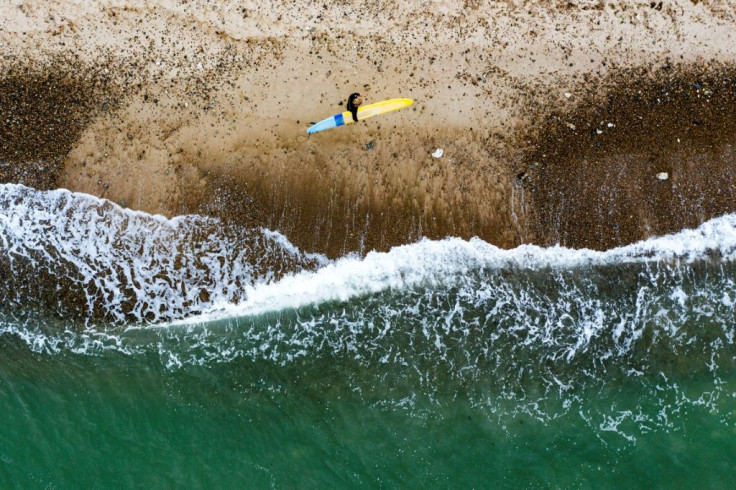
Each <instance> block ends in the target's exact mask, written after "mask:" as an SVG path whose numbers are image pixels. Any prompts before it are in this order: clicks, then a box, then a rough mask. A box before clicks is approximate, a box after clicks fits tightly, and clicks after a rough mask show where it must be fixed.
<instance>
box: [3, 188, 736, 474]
mask: <svg viewBox="0 0 736 490" xmlns="http://www.w3.org/2000/svg"><path fill="white" fill-rule="evenodd" d="M735 254H736V216H724V217H721V218H717V219H715V220H712V221H711V222H708V223H706V224H704V225H703V226H702V227H701V228H699V229H698V230H691V231H683V232H682V233H679V234H676V235H673V236H669V237H661V238H656V239H652V240H649V241H647V242H642V243H639V244H635V245H632V246H629V247H625V248H622V249H616V250H611V251H608V252H602V253H599V252H591V251H581V250H578V251H575V250H567V249H562V248H556V247H553V248H548V249H541V248H536V247H521V248H519V249H516V250H511V251H504V250H499V249H496V248H495V247H492V246H491V245H488V244H486V243H484V242H482V241H480V240H470V241H463V240H457V239H448V240H443V241H423V242H419V243H417V244H413V245H408V246H405V247H398V248H395V249H393V250H391V251H390V252H388V253H383V254H376V253H373V254H369V255H368V256H366V257H362V258H361V257H346V258H343V259H341V260H338V261H329V260H327V259H325V258H324V257H320V256H317V255H308V254H304V253H303V252H301V251H299V250H297V249H296V248H294V247H293V246H292V245H291V244H289V243H288V240H287V238H286V237H283V236H280V235H278V234H276V233H273V232H271V231H268V230H222V229H221V227H220V226H219V223H217V222H212V221H210V220H206V219H202V218H198V217H182V218H178V219H176V220H166V219H164V218H162V217H156V216H148V215H145V214H142V213H133V212H130V211H126V210H122V209H120V208H118V207H116V206H114V205H113V204H111V203H107V202H105V201H100V200H97V199H94V198H91V197H89V196H84V195H78V194H70V193H66V192H64V191H52V192H38V191H34V190H32V189H28V188H24V187H19V186H0V273H1V274H3V279H4V281H3V282H2V285H1V286H0V294H2V296H3V297H4V298H5V301H4V302H3V304H2V306H0V408H1V409H2V411H3V425H2V428H1V429H0V486H1V487H3V488H8V487H10V488H13V487H17V488H44V487H52V488H79V487H95V488H101V487H121V486H122V487H149V486H164V487H172V486H177V487H188V488H189V487H192V488H199V487H220V488H222V487H224V488H244V487H245V488H269V487H275V488H292V487H300V488H315V487H357V488H375V487H379V488H382V487H387V488H396V487H402V488H403V487H434V488H437V487H438V488H449V487H453V488H458V487H459V488H489V487H525V488H527V487H541V488H548V487H553V488H570V487H572V488H577V487H584V488H587V487H624V486H627V487H658V488H662V487H666V488H672V487H677V488H682V487H689V488H692V487H698V488H701V487H707V488H730V487H731V486H732V482H733V475H734V474H736V349H735V348H734V332H735V331H736V321H734V320H735V318H734V304H735V303H736V262H735V261H734V257H736V255H735Z"/></svg>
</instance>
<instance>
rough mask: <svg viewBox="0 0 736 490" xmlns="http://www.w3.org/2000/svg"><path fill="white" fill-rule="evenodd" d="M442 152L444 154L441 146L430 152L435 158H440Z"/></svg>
mask: <svg viewBox="0 0 736 490" xmlns="http://www.w3.org/2000/svg"><path fill="white" fill-rule="evenodd" d="M444 154H445V150H443V149H442V148H437V149H436V150H435V151H434V153H432V156H433V157H435V158H442V155H444Z"/></svg>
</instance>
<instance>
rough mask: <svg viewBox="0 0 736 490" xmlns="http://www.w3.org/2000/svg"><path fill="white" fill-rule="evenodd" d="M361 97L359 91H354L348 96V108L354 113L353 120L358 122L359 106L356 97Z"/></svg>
mask: <svg viewBox="0 0 736 490" xmlns="http://www.w3.org/2000/svg"><path fill="white" fill-rule="evenodd" d="M358 97H360V94H359V93H358V92H353V93H352V94H350V97H348V110H349V111H350V113H351V114H352V115H353V121H355V122H358V106H356V105H355V99H357V98H358Z"/></svg>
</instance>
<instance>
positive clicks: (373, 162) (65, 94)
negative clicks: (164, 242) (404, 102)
mask: <svg viewBox="0 0 736 490" xmlns="http://www.w3.org/2000/svg"><path fill="white" fill-rule="evenodd" d="M0 43H1V45H0V53H2V55H1V56H0V69H1V70H2V72H1V73H2V76H1V77H0V78H1V80H0V97H1V98H0V138H1V140H0V162H3V163H0V179H1V180H2V181H5V182H7V181H14V182H24V183H27V184H29V185H33V186H36V187H39V188H52V187H64V188H68V189H71V190H74V191H82V192H87V193H90V194H94V195H98V196H102V197H105V198H108V199H111V200H113V201H115V202H118V203H121V204H123V205H125V206H128V207H130V208H134V209H140V210H144V211H147V212H150V213H161V214H164V215H167V216H174V215H177V214H182V213H188V212H197V213H202V214H209V215H214V216H219V217H222V218H223V219H226V220H232V221H235V222H237V223H243V224H246V225H249V226H266V227H269V228H272V229H277V230H279V231H281V232H283V233H284V234H285V235H287V236H288V237H289V238H290V239H291V240H292V241H293V242H294V243H295V244H296V245H298V246H300V247H302V248H304V249H306V250H310V251H321V252H325V253H328V254H329V255H331V256H337V255H341V254H344V253H347V252H351V251H359V252H366V251H368V250H371V249H386V248H388V247H390V246H393V245H396V244H400V243H406V242H408V241H412V240H416V239H418V238H420V237H422V236H427V237H431V238H440V237H444V236H448V235H453V236H461V237H470V236H474V235H477V236H480V237H481V238H483V239H484V240H486V241H488V242H490V243H493V244H496V245H498V246H501V247H513V246H516V245H518V244H520V243H529V242H532V243H538V244H541V245H549V244H553V243H562V244H564V245H569V246H576V247H577V246H587V247H592V248H599V249H605V248H609V247H613V246H617V245H621V244H625V243H629V242H631V241H635V240H639V239H642V238H646V237H648V236H651V235H653V234H661V233H667V232H671V231H676V230H678V229H680V228H682V227H685V226H695V225H697V224H698V223H700V222H702V221H703V220H706V219H709V218H711V217H713V216H717V215H719V214H723V213H727V212H733V211H734V208H735V207H736V199H735V196H736V182H735V179H734V166H735V165H736V151H734V144H735V143H736V136H735V135H736V130H735V129H736V128H735V127H734V119H735V116H734V114H736V112H735V111H734V109H736V96H735V95H734V94H736V65H735V64H734V63H736V6H734V5H733V4H732V3H730V2H720V1H712V2H707V1H700V2H698V1H691V0H671V1H662V2H618V1H571V2H566V1H565V2H563V1H536V2H532V1H517V2H513V1H507V2H482V1H473V0H466V1H423V2H419V1H416V2H414V1H411V2H409V1H404V2H401V1H399V2H395V1H391V2H390V1H370V0H363V1H357V0H340V1H333V2H330V3H328V2H324V3H320V2H302V3H297V4H296V5H294V4H293V3H292V2H286V1H284V2H278V1H266V0H263V1H260V0H258V1H243V2H227V3H226V2H206V1H199V2H195V1H188V2H187V1H173V0H158V1H135V0H128V1H112V0H110V1H97V2H87V1H81V0H80V1H67V2H49V1H47V0H28V1H20V0H13V1H7V0H3V1H2V3H0ZM356 90H357V91H360V92H362V93H364V94H365V95H366V97H367V99H368V102H371V101H379V100H382V99H387V98H394V97H410V98H413V99H414V100H415V104H414V105H413V106H412V107H411V108H410V109H405V110H403V111H399V112H396V113H392V114H389V115H385V116H381V117H378V118H374V119H370V120H368V121H366V122H364V123H360V124H357V125H353V126H349V127H345V128H339V129H337V130H333V131H328V132H325V133H319V134H316V135H313V136H312V137H310V138H309V139H307V140H306V141H303V140H304V136H303V135H305V129H306V127H307V124H308V123H309V122H310V121H317V120H320V119H323V118H324V117H327V116H329V115H332V114H334V113H336V112H339V111H342V110H344V103H345V99H346V97H347V95H348V94H349V93H350V92H353V91H356ZM437 148H442V149H443V150H444V155H443V157H442V158H433V157H432V156H431V153H432V152H433V151H434V150H435V149H437ZM661 172H667V173H668V180H666V181H663V180H659V179H657V178H656V175H657V174H659V173H661Z"/></svg>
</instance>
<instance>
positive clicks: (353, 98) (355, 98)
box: [348, 92, 363, 107]
mask: <svg viewBox="0 0 736 490" xmlns="http://www.w3.org/2000/svg"><path fill="white" fill-rule="evenodd" d="M362 103H363V96H362V95H360V94H359V93H358V92H354V93H352V94H350V97H348V104H352V105H353V106H355V107H358V106H359V105H360V104H362Z"/></svg>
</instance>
